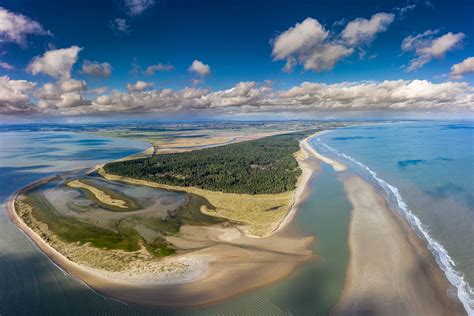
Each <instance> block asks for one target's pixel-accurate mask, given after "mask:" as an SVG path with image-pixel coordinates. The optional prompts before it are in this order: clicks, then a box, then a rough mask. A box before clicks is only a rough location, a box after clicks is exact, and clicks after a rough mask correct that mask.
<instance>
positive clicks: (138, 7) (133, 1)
mask: <svg viewBox="0 0 474 316" xmlns="http://www.w3.org/2000/svg"><path fill="white" fill-rule="evenodd" d="M124 4H125V7H126V9H127V11H128V14H130V15H140V14H142V13H143V12H145V11H146V10H148V9H149V8H151V7H152V6H153V5H154V4H155V1H154V0H125V1H124Z"/></svg>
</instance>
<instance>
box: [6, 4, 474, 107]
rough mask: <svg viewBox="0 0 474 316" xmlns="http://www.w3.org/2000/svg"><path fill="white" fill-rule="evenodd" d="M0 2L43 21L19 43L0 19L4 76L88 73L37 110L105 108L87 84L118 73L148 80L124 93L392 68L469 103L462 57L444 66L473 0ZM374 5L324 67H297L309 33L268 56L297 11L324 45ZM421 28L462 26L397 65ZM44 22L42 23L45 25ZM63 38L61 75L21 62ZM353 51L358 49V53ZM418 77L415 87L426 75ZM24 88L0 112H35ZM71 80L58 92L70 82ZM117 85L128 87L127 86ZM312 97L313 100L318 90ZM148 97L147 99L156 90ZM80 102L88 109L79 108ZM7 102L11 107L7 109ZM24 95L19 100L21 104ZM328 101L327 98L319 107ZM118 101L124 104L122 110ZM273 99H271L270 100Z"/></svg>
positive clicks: (468, 32) (360, 76)
mask: <svg viewBox="0 0 474 316" xmlns="http://www.w3.org/2000/svg"><path fill="white" fill-rule="evenodd" d="M127 1H128V2H127ZM0 6H1V7H3V8H4V10H6V11H7V12H8V13H9V14H12V15H17V16H18V15H21V16H23V17H25V18H27V19H28V20H29V21H34V22H37V23H39V24H40V25H41V27H42V30H43V31H44V32H43V34H38V32H36V33H37V34H35V33H31V34H29V33H25V34H26V35H24V38H25V42H24V43H19V42H18V40H12V39H11V38H10V39H8V38H6V36H5V35H4V36H2V35H1V27H0V51H1V52H2V55H1V56H0V62H3V63H5V64H8V65H10V66H11V67H8V68H9V69H6V68H5V67H4V68H3V69H2V68H0V76H8V80H9V81H10V82H11V81H12V80H26V81H28V82H31V83H34V85H35V87H34V89H40V88H41V87H42V85H44V84H45V83H48V82H51V83H52V84H55V85H59V84H60V81H64V80H66V79H74V80H79V81H84V83H85V85H87V91H86V90H85V89H82V91H72V90H71V91H72V92H78V93H80V94H81V98H83V99H84V100H87V102H86V101H84V102H83V103H81V104H79V103H77V104H76V105H74V106H72V107H74V108H75V110H73V111H69V110H64V108H69V106H64V107H61V106H58V105H54V104H53V105H51V104H52V103H54V102H49V101H48V102H49V103H50V104H49V105H48V106H46V105H43V108H45V109H43V110H41V111H40V112H43V114H45V113H46V114H47V113H50V114H51V113H53V112H54V107H55V106H56V107H57V108H58V109H60V111H59V112H61V113H63V112H64V114H65V115H76V114H84V113H93V112H94V111H99V112H104V113H108V112H110V109H111V108H112V106H109V107H108V108H107V109H106V110H103V109H102V108H101V109H98V107H97V106H95V107H94V106H92V107H91V106H90V104H93V103H94V99H95V98H97V97H98V96H100V93H99V94H97V95H93V94H92V92H91V91H92V90H93V89H94V88H98V87H107V88H108V90H107V92H105V93H104V95H105V94H107V93H109V94H110V93H112V91H113V90H114V89H117V90H119V91H121V92H123V93H126V92H127V83H136V82H137V81H143V82H146V83H150V85H147V86H146V87H145V88H142V87H139V86H138V85H137V89H136V90H134V91H133V92H135V93H139V92H140V93H152V91H153V90H155V91H161V90H163V89H168V88H169V89H172V90H173V91H175V92H177V91H181V90H182V89H184V88H186V87H187V88H190V89H195V90H199V91H202V90H207V91H208V92H211V91H212V92H216V91H224V90H225V89H231V88H232V87H234V86H235V85H238V84H239V83H241V82H254V83H255V86H252V87H249V88H248V89H250V88H255V89H256V88H258V87H259V88H262V87H263V86H266V85H268V84H267V83H266V81H267V80H270V81H272V84H271V91H272V92H271V93H273V94H274V93H277V92H279V91H289V90H290V89H291V88H292V87H295V86H300V85H301V83H303V82H311V83H324V84H327V85H331V84H341V83H342V82H351V83H352V84H353V85H357V84H362V83H363V82H366V81H373V82H383V81H384V80H393V81H395V80H399V79H403V80H406V82H407V83H406V84H407V85H408V84H409V83H410V82H411V81H412V80H425V81H427V82H429V83H430V84H431V85H435V86H433V87H434V88H433V89H434V90H433V91H435V90H436V89H438V88H439V86H436V84H442V83H445V82H451V83H456V84H460V83H461V82H462V83H464V87H463V88H462V89H464V90H463V92H462V95H461V96H459V91H458V95H457V96H456V98H461V99H462V100H461V101H459V102H460V104H461V108H462V110H468V111H470V110H472V106H469V104H467V105H466V103H469V102H470V101H472V100H473V97H472V91H469V90H470V89H471V90H472V83H473V82H474V75H473V74H472V73H470V72H469V69H470V67H467V68H466V67H464V68H466V69H467V70H463V72H462V76H457V77H456V78H454V77H453V75H452V74H451V75H450V73H451V72H452V69H451V67H452V66H453V65H454V64H458V63H461V62H463V61H464V60H466V59H467V58H469V57H472V56H473V55H474V40H473V39H472V36H473V34H474V29H473V22H472V21H473V13H472V12H474V2H472V1H383V2H382V1H272V2H271V3H270V1H197V0H196V1H165V0H161V1H158V0H155V1H153V0H123V1H122V0H114V1H51V0H49V1H38V0H35V1H23V0H15V1H2V3H1V4H0ZM133 10H135V11H133ZM132 11H133V12H132ZM376 14H385V17H386V18H387V19H388V22H387V21H386V25H380V26H379V29H378V31H377V32H375V33H374V34H371V35H369V37H370V38H368V39H366V40H362V41H360V43H358V44H355V45H352V46H351V45H348V44H347V43H346V44H343V46H344V45H345V46H344V47H345V48H346V49H350V50H351V53H347V54H346V55H344V56H343V57H342V58H340V59H337V61H336V62H335V64H334V65H333V66H322V68H323V69H315V68H314V67H313V68H312V69H311V67H310V68H307V69H304V68H305V63H306V62H307V60H308V57H307V56H308V54H312V53H313V51H314V50H318V49H319V48H318V47H320V46H317V45H316V46H315V45H314V44H311V45H313V46H311V47H309V46H308V45H309V44H308V45H306V44H304V45H306V46H301V47H302V48H300V50H295V53H294V54H293V55H291V56H293V57H291V56H290V57H288V56H289V55H288V56H285V57H283V58H280V59H281V60H274V59H275V52H274V49H275V46H274V45H275V43H276V42H277V40H278V38H279V36H281V35H285V34H284V32H286V31H288V30H290V29H291V28H292V27H294V28H297V24H298V23H303V21H305V20H306V19H308V18H311V21H308V25H309V24H310V22H311V23H313V24H311V25H310V27H311V30H313V31H314V30H315V27H316V28H317V27H319V26H318V25H320V26H321V27H322V29H323V30H324V31H325V32H327V35H325V36H327V38H326V39H325V40H324V43H327V44H331V45H332V44H333V43H341V41H342V40H341V38H342V37H341V36H342V34H343V30H344V28H346V27H347V25H348V23H350V22H351V21H357V20H356V19H365V20H366V22H368V23H369V22H371V21H372V22H373V21H375V20H371V19H372V18H373V16H374V15H376ZM116 19H123V20H124V21H125V24H126V25H127V30H123V28H122V31H121V30H118V29H117V24H115V26H114V21H116ZM314 21H316V22H314ZM0 25H1V21H0ZM428 30H431V31H433V34H432V35H429V36H426V37H423V40H424V42H422V41H420V44H419V45H421V46H423V45H424V46H429V45H430V43H432V42H433V41H435V40H436V39H437V38H439V37H441V36H443V35H445V34H447V33H451V34H454V35H457V34H462V36H460V37H459V38H457V42H456V43H455V44H453V45H452V46H451V47H450V48H448V49H446V50H445V51H444V52H442V53H441V55H439V56H435V57H429V58H428V59H429V60H428V61H427V62H426V63H425V64H423V65H422V66H421V67H419V68H417V69H416V70H413V71H407V68H406V67H407V65H409V64H410V61H411V60H413V59H414V58H417V56H418V57H419V54H418V55H417V53H416V51H415V48H412V49H411V50H408V51H406V52H403V51H402V49H401V45H402V42H403V40H404V39H405V38H407V37H408V36H412V37H414V36H416V35H418V34H422V33H424V32H426V31H428ZM46 32H50V33H51V34H46ZM39 33H41V32H39ZM288 35H289V34H288ZM311 36H313V37H310V38H309V40H310V41H313V42H312V43H314V41H317V39H315V37H314V36H317V35H315V34H313V35H311ZM430 41H431V42H430ZM324 45H325V44H324ZM72 46H77V47H79V48H82V49H81V50H80V51H79V52H78V53H77V56H76V61H75V62H74V63H73V64H72V65H71V69H70V73H71V75H70V76H68V78H64V77H61V78H59V77H58V76H56V77H55V76H51V75H50V74H47V73H45V72H44V71H38V72H36V73H34V72H32V71H31V69H30V70H29V69H28V65H29V64H31V63H32V60H33V58H34V57H35V56H40V57H41V56H43V55H44V54H45V52H47V51H53V50H55V49H61V48H69V47H72ZM305 47H306V48H305ZM308 47H309V48H308ZM417 47H419V46H417ZM361 54H363V55H364V56H363V57H361ZM303 55H304V56H306V57H304V56H303ZM287 58H295V59H296V60H297V61H296V64H297V65H296V66H295V67H293V70H292V72H285V71H282V67H283V66H284V65H285V60H288V59H287ZM85 60H90V61H93V62H98V63H108V64H109V65H110V67H111V75H109V76H94V75H90V74H85V73H84V71H83V68H82V67H83V63H84V61H85ZM194 60H198V61H200V62H202V64H203V65H207V66H208V67H209V74H206V75H202V74H200V73H199V72H192V71H190V70H189V67H190V65H191V63H192V62H193V61H194ZM132 64H136V65H137V66H138V67H140V68H139V71H138V72H137V73H136V74H132V73H131V70H132ZM156 64H163V65H171V66H172V70H168V71H158V72H156V73H154V74H153V75H146V74H145V73H144V71H145V70H146V68H147V67H148V66H149V65H156ZM320 68H321V67H320ZM464 68H463V69H464ZM422 86H423V87H426V85H422ZM338 88H341V87H338ZM342 88H343V87H342ZM449 88H450V89H451V90H450V91H451V92H452V89H458V90H459V89H461V88H460V87H459V86H456V87H449ZM34 89H31V91H28V93H29V94H28V97H27V99H28V102H27V103H28V105H25V104H22V105H21V106H18V105H16V104H13V101H12V100H11V99H10V100H8V99H7V98H4V99H5V100H4V101H3V104H2V103H1V102H2V101H1V96H0V108H1V107H2V106H3V107H5V108H7V107H8V108H9V109H10V110H4V111H2V112H0V113H3V115H14V116H19V115H20V116H21V115H30V114H31V112H39V110H38V107H35V106H37V104H39V98H38V97H37V95H38V93H36V94H35V90H34ZM248 89H246V90H245V89H244V90H245V92H246V93H247V94H248V91H250V90H248ZM1 91H2V90H0V92H1ZM71 91H69V93H72V92H71ZM437 91H440V90H437ZM443 91H444V90H443ZM63 92H64V91H62V93H63ZM128 92H129V93H132V91H130V89H129V90H128ZM259 92H262V91H259ZM58 93H61V92H58ZM94 93H95V92H94ZM269 93H270V92H268V91H265V97H261V99H260V103H259V104H258V107H259V108H262V102H263V101H262V99H263V98H270V97H269V95H268V94H269ZM309 94H311V93H309ZM60 97H61V96H59V97H58V100H59V98H60ZM215 97H216V96H212V97H206V96H204V98H207V99H206V100H207V101H208V102H207V103H206V104H208V103H209V102H211V101H209V100H210V99H212V100H214V98H215ZM200 98H201V99H202V98H203V95H200ZM271 98H273V99H275V96H274V95H272V96H271ZM208 99H209V100H208ZM160 100H161V99H160ZM226 100H227V99H226ZM318 100H320V97H319V96H318ZM155 101H156V100H155ZM425 101H426V102H427V100H425ZM8 102H9V103H8ZM15 102H18V101H15ZM119 102H122V101H119ZM156 102H157V104H158V103H160V102H161V101H156ZM248 102H249V104H243V103H242V102H240V100H239V102H238V103H239V104H238V105H234V104H230V105H231V106H230V107H229V108H230V112H236V111H237V110H236V108H237V107H240V109H242V108H245V110H244V111H245V112H255V111H256V107H255V106H254V104H253V103H252V102H250V101H248ZM285 102H289V101H288V98H285ZM177 103H179V100H178V101H176V103H173V106H174V108H171V110H170V109H169V108H170V105H167V106H166V108H167V110H166V111H164V112H169V111H186V110H189V109H190V108H192V109H191V110H190V111H196V109H197V108H202V107H206V110H205V111H204V112H206V113H207V112H212V111H209V108H211V107H216V108H217V107H218V106H214V105H212V104H210V103H209V104H210V105H209V104H208V105H205V106H204V105H202V104H201V103H199V104H198V105H195V104H193V105H192V106H191V107H188V108H186V109H184V110H183V107H182V106H180V105H177ZM204 103H205V102H204ZM217 103H219V102H217ZM231 103H232V102H231ZM244 103H245V102H244ZM275 103H278V104H280V103H281V102H275ZM290 103H291V102H290ZM313 103H314V104H315V106H314V108H310V109H309V110H310V111H317V110H319V108H318V106H317V104H316V103H315V101H314V102H313ZM444 103H446V102H444ZM225 104H228V102H225ZM265 104H266V103H265ZM301 104H302V102H299V105H300V106H299V107H298V108H297V110H298V111H300V110H308V109H307V108H306V107H305V104H304V102H303V106H301ZM111 105H112V104H111ZM242 105H243V107H242ZM87 106H88V109H85V110H79V108H85V107H87ZM173 106H171V107H173ZM15 107H16V108H20V110H11V109H13V108H15ZM25 107H28V109H27V110H24V109H25ZM146 107H148V105H147V106H144V105H143V104H141V105H140V106H136V105H135V106H133V107H131V108H133V109H134V110H133V112H145V113H146V112H148V111H152V112H161V111H162V109H161V108H160V109H158V107H159V105H157V106H156V107H153V108H152V109H150V108H146ZM331 107H332V108H338V107H339V106H338V105H337V104H336V105H335V104H334V103H331ZM396 107H397V106H395V108H396ZM466 107H467V108H466ZM16 108H15V109H16ZM46 108H48V109H46ZM145 108H146V109H145ZM218 108H219V110H218V111H222V107H221V106H219V107H218ZM327 108H328V106H326V108H325V109H327ZM361 108H363V109H367V106H366V105H364V106H362V107H361ZM420 108H423V109H426V108H427V106H426V105H423V106H420ZM127 109H128V108H127ZM127 109H125V112H129V111H128V110H127ZM274 109H275V110H276V111H282V109H280V108H278V109H277V108H274ZM416 109H417V108H415V110H416ZM48 110H49V112H48ZM63 110H64V111H63ZM135 110H137V111H135ZM287 110H288V109H287V108H285V109H284V111H287ZM409 110H412V109H409ZM239 111H240V110H239ZM258 111H260V110H258ZM264 111H266V112H267V111H269V109H268V108H265V110H264ZM271 111H272V109H270V112H271ZM237 112H238V111H237Z"/></svg>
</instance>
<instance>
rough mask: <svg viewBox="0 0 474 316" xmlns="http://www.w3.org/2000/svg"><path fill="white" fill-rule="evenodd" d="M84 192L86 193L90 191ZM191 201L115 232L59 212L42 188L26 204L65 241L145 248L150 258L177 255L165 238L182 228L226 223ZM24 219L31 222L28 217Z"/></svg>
mask: <svg viewBox="0 0 474 316" xmlns="http://www.w3.org/2000/svg"><path fill="white" fill-rule="evenodd" d="M81 181H82V180H81ZM90 183H92V182H90ZM94 184H95V183H94ZM101 189H102V188H101ZM85 191H86V192H87V190H85ZM89 194H90V193H89ZM90 195H91V196H93V195H92V194H90ZM188 199H189V200H188V202H187V203H186V204H185V205H183V206H181V207H179V208H178V209H176V210H175V211H173V212H170V213H169V214H168V216H167V217H166V218H165V219H159V218H154V217H147V216H138V215H137V216H131V217H127V218H125V219H122V220H119V221H117V222H116V223H115V224H114V227H115V229H114V230H109V229H106V228H102V227H97V226H95V225H93V224H91V223H88V222H84V221H81V220H79V219H76V218H74V217H72V216H66V215H63V214H61V213H59V212H58V211H57V210H56V208H55V207H54V206H53V205H52V204H51V203H50V202H49V201H48V200H47V199H46V197H45V196H44V195H43V192H42V190H41V187H39V188H36V189H33V190H31V191H30V192H28V193H27V194H26V195H25V200H24V202H25V203H27V204H28V205H30V206H31V207H32V208H33V209H32V216H33V217H34V218H35V219H36V220H37V221H39V222H42V223H45V224H47V225H48V230H49V231H50V232H52V233H53V234H55V235H56V236H58V237H59V238H60V239H61V240H63V241H66V242H73V243H76V242H78V243H79V244H85V243H90V245H91V246H93V247H97V248H103V249H119V250H124V251H136V250H139V249H140V247H141V245H143V246H144V247H145V248H146V249H147V250H148V252H149V253H150V254H151V255H153V256H156V257H163V256H168V255H172V254H174V253H175V249H173V248H172V247H171V246H170V245H169V243H168V242H167V241H166V239H165V238H166V236H170V235H175V234H177V233H178V232H179V229H180V227H181V225H184V224H188V225H210V224H216V223H220V222H223V221H224V220H222V219H219V218H215V217H212V216H208V215H205V214H203V213H201V212H200V207H201V206H202V205H205V206H206V207H208V208H211V209H212V206H211V205H210V204H209V202H208V201H207V200H206V199H205V198H203V197H201V196H198V195H195V194H192V193H189V194H188ZM23 220H24V221H25V222H28V219H27V218H26V217H25V218H23ZM139 224H142V225H145V226H146V227H148V228H150V229H152V230H153V231H155V232H156V233H157V235H158V237H157V238H155V239H154V240H151V241H146V240H145V239H144V238H143V237H142V236H141V235H140V234H139V232H138V231H137V230H136V229H135V228H134V226H135V225H139Z"/></svg>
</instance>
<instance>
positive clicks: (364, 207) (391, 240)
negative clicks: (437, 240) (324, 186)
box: [334, 175, 465, 315]
mask: <svg viewBox="0 0 474 316" xmlns="http://www.w3.org/2000/svg"><path fill="white" fill-rule="evenodd" d="M343 183H344V188H345V191H346V193H347V195H348V198H349V200H350V202H351V204H352V205H353V210H352V212H351V221H350V228H349V249H350V259H349V265H348V268H347V275H346V282H345V285H344V289H343V292H342V294H341V297H340V300H339V302H338V304H337V306H336V307H335V309H334V314H335V315H348V314H350V315H360V314H365V313H369V314H375V315H464V314H465V312H464V309H463V307H462V305H461V302H460V301H458V300H457V298H452V297H450V296H448V290H449V289H450V288H451V284H450V283H449V281H448V280H447V279H446V277H445V275H444V273H443V271H442V270H441V269H440V268H439V267H438V265H437V264H436V261H435V259H434V257H433V255H432V254H431V252H430V251H429V250H428V248H427V245H426V243H425V242H424V241H423V240H421V239H420V238H419V237H418V236H417V235H416V233H415V232H414V231H413V229H411V227H410V226H409V225H408V223H407V222H406V221H405V220H404V219H403V218H401V217H400V216H399V215H398V214H396V213H395V212H393V211H392V210H391V209H390V208H389V206H388V205H387V202H386V200H385V199H384V197H383V196H381V195H380V194H379V193H377V192H376V190H375V188H374V187H373V186H372V185H371V184H369V183H368V182H366V181H365V180H363V179H362V178H361V177H359V176H354V175H349V176H347V177H344V179H343Z"/></svg>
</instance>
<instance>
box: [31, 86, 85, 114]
mask: <svg viewBox="0 0 474 316" xmlns="http://www.w3.org/2000/svg"><path fill="white" fill-rule="evenodd" d="M86 90H87V85H86V82H85V81H83V80H76V79H64V80H60V81H59V82H58V83H56V84H54V83H50V82H49V83H45V84H44V85H43V86H42V87H41V88H39V89H36V91H34V94H33V95H34V97H35V98H37V99H38V105H37V106H38V108H39V109H40V110H41V111H43V112H46V113H48V112H52V111H53V112H54V111H55V110H58V109H67V108H73V107H78V106H83V105H89V104H90V101H88V100H86V99H85V98H84V96H83V93H84V92H85V91H86Z"/></svg>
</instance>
